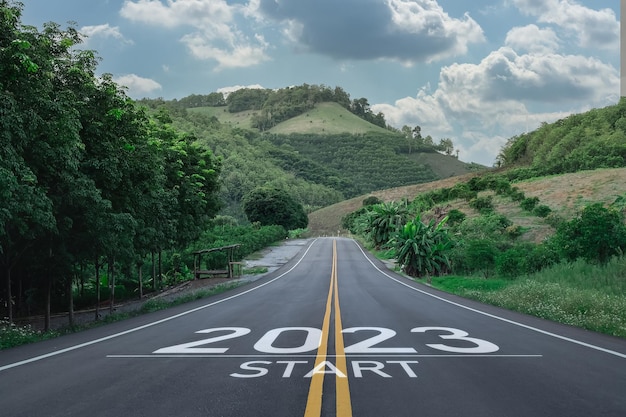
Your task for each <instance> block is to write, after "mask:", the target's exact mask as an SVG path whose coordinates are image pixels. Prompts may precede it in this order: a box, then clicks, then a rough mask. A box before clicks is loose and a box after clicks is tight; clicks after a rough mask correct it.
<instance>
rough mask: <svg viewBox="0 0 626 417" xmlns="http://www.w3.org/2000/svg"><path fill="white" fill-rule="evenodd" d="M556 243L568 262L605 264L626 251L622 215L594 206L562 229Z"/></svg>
mask: <svg viewBox="0 0 626 417" xmlns="http://www.w3.org/2000/svg"><path fill="white" fill-rule="evenodd" d="M553 243H554V244H555V245H556V246H557V247H559V248H560V250H561V254H562V256H563V257H564V258H565V259H567V260H570V261H574V260H576V259H578V258H583V259H586V260H587V261H591V262H600V263H606V262H607V261H609V259H610V258H611V257H612V256H616V255H622V254H623V253H624V249H626V226H625V225H624V218H623V214H622V213H621V212H620V211H617V210H614V209H610V208H605V207H604V206H603V205H602V204H600V203H595V204H591V205H589V206H587V207H585V208H584V209H583V210H582V212H581V213H580V216H578V217H577V218H575V219H572V220H570V221H568V222H564V223H561V224H560V225H559V227H558V228H557V232H556V234H555V235H554V236H553Z"/></svg>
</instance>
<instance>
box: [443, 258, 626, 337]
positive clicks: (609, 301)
mask: <svg viewBox="0 0 626 417" xmlns="http://www.w3.org/2000/svg"><path fill="white" fill-rule="evenodd" d="M433 286H435V287H437V288H439V289H442V290H444V291H448V292H452V293H454V294H458V295H460V296H463V297H467V298H471V299H474V300H477V301H481V302H484V303H487V304H492V305H496V306H499V307H503V308H507V309H509V310H514V311H519V312H521V313H525V314H530V315H533V316H537V317H541V318H545V319H548V320H552V321H556V322H560V323H564V324H569V325H572V326H577V327H581V328H584V329H588V330H592V331H596V332H601V333H605V334H610V335H613V336H619V337H624V338H626V258H624V257H622V258H614V259H612V260H611V261H610V262H609V263H608V264H606V265H591V264H588V263H586V262H584V261H576V262H573V263H563V264H559V265H555V266H553V267H551V268H547V269H545V270H543V271H541V272H539V273H536V274H532V275H528V276H525V277H521V278H518V279H517V280H515V281H509V280H501V279H490V280H485V279H480V278H460V277H440V278H434V279H433Z"/></svg>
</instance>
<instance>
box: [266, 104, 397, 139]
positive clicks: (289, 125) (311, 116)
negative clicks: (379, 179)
mask: <svg viewBox="0 0 626 417" xmlns="http://www.w3.org/2000/svg"><path fill="white" fill-rule="evenodd" d="M366 132H379V133H388V131H387V130H385V129H383V128H381V127H379V126H376V125H373V124H371V123H369V122H367V121H365V120H363V119H361V118H360V117H358V116H356V115H354V114H352V113H350V112H349V111H348V110H346V109H345V108H344V107H342V106H341V105H340V104H338V103H330V102H328V103H318V104H316V105H315V107H314V108H313V109H312V110H310V111H308V112H306V113H305V114H301V115H300V116H296V117H293V118H291V119H289V120H286V121H284V122H282V123H279V124H278V125H276V126H274V127H273V128H271V129H270V133H275V134H284V135H288V134H291V133H316V134H322V135H332V134H337V133H351V134H362V133H366Z"/></svg>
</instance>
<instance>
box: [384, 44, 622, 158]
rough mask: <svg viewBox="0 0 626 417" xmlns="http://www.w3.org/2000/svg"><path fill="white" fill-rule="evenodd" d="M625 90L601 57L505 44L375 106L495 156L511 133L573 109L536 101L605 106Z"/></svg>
mask: <svg viewBox="0 0 626 417" xmlns="http://www.w3.org/2000/svg"><path fill="white" fill-rule="evenodd" d="M618 94H619V72H618V71H617V70H616V69H615V68H613V67H612V66H610V65H608V64H605V63H602V62H600V61H599V60H597V59H594V58H588V57H584V56H578V55H559V54H555V53H542V54H534V53H529V54H523V55H518V54H517V53H516V52H515V51H514V50H512V49H511V48H509V47H502V48H500V49H498V50H496V51H493V52H492V53H490V54H489V55H488V56H487V57H485V58H484V59H483V60H482V61H481V62H480V63H479V64H467V63H466V64H452V65H449V66H446V67H443V68H442V69H441V72H440V75H439V84H438V86H437V89H436V90H435V91H434V92H432V93H429V92H428V91H427V89H422V90H420V92H419V93H418V94H417V96H416V97H406V98H403V99H400V100H397V101H396V102H395V103H394V104H393V105H389V104H378V105H373V106H372V110H373V111H374V112H378V111H382V112H383V113H384V114H385V118H386V119H387V121H388V122H389V123H390V124H392V125H393V126H396V127H401V126H402V125H405V124H406V125H409V126H414V125H416V124H417V125H420V126H422V132H424V134H430V135H431V136H433V138H442V137H451V138H452V139H453V141H454V142H455V145H456V146H457V147H458V148H459V149H460V150H461V155H460V157H461V159H463V160H466V161H467V160H470V161H475V162H480V163H484V164H491V163H492V162H493V160H494V158H495V157H496V155H497V154H498V152H499V150H500V148H501V147H502V145H503V144H504V143H505V142H506V140H507V139H508V138H510V137H512V136H514V135H517V134H520V133H522V132H524V131H526V130H527V129H535V128H536V127H538V125H539V123H540V122H542V121H546V122H552V121H554V120H556V119H558V118H562V117H564V116H566V115H567V113H554V112H550V113H544V112H542V111H538V112H533V111H532V110H530V109H532V108H533V107H534V106H536V105H546V104H554V103H560V105H561V106H568V108H571V104H570V103H586V105H591V106H605V105H608V104H611V103H614V102H615V101H616V100H617V97H618ZM571 110H572V111H574V110H577V109H574V108H571ZM451 131H452V133H451Z"/></svg>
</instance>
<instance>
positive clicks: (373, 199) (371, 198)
mask: <svg viewBox="0 0 626 417" xmlns="http://www.w3.org/2000/svg"><path fill="white" fill-rule="evenodd" d="M382 202H383V201H382V200H381V199H380V198H378V197H376V196H373V195H371V196H369V197H367V198H366V199H365V200H363V207H367V206H373V205H374V204H381V203H382Z"/></svg>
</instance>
